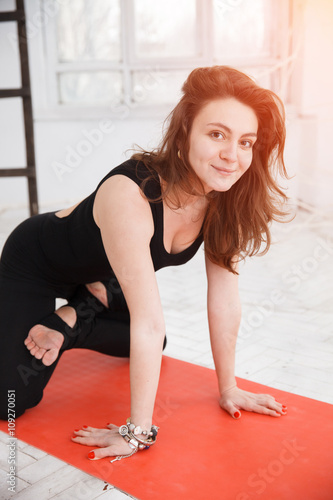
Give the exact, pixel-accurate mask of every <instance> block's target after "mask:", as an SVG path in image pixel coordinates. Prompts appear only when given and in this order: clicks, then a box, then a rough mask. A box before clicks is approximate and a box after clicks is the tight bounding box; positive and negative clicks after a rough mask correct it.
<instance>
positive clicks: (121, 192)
mask: <svg viewBox="0 0 333 500" xmlns="http://www.w3.org/2000/svg"><path fill="white" fill-rule="evenodd" d="M93 216H94V219H95V222H96V224H97V225H98V227H99V228H100V229H102V228H103V226H104V227H105V224H109V223H111V222H112V221H113V222H116V221H118V222H119V224H121V223H122V221H124V220H126V225H127V227H129V226H135V225H136V226H138V223H139V224H140V227H141V231H142V230H145V229H146V230H147V231H148V232H151V231H153V229H154V228H153V219H152V214H151V209H150V206H149V202H148V200H147V199H146V197H145V196H144V194H143V193H142V191H141V189H140V187H139V186H138V185H137V184H136V183H135V182H134V181H132V179H130V178H129V177H126V176H125V175H120V174H119V175H114V176H112V177H110V178H109V179H107V180H106V181H105V182H103V184H102V185H101V186H100V188H99V189H98V191H97V193H96V197H95V202H94V208H93Z"/></svg>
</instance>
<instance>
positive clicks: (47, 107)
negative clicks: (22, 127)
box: [37, 0, 292, 119]
mask: <svg viewBox="0 0 333 500" xmlns="http://www.w3.org/2000/svg"><path fill="white" fill-rule="evenodd" d="M44 1H47V0H41V2H42V4H43V2H44ZM134 1H135V0H121V14H120V16H121V17H120V18H121V44H122V47H123V49H122V54H123V57H122V60H121V61H119V62H113V61H88V62H73V63H72V62H65V63H64V62H59V61H58V60H57V45H56V43H57V34H56V16H53V17H52V18H49V19H48V20H47V22H44V23H43V28H42V39H43V45H44V52H43V53H44V65H45V82H46V89H45V99H44V103H43V106H42V107H39V108H38V111H37V118H39V119H43V118H53V119H98V118H104V117H110V116H112V117H115V118H116V117H117V116H125V115H128V114H130V115H131V116H132V117H133V118H141V117H144V118H149V117H152V118H155V117H162V116H165V115H166V114H167V113H168V112H169V111H170V110H171V109H172V107H173V104H172V103H170V105H167V104H162V103H161V104H160V105H156V103H154V104H149V102H142V103H135V102H133V101H131V97H130V96H131V73H132V72H133V71H148V72H155V71H156V72H163V71H166V72H170V71H171V72H172V71H176V70H182V71H187V72H190V71H191V70H192V69H193V68H195V67H199V66H211V65H214V64H223V65H230V66H233V67H236V68H237V69H240V70H241V71H242V70H243V71H245V72H246V70H248V69H249V68H268V72H272V71H273V73H274V74H273V76H272V87H271V88H272V90H273V91H275V92H278V93H279V95H280V96H281V97H282V99H284V101H285V102H286V103H288V99H289V96H290V89H289V87H290V85H289V83H287V84H285V85H284V86H282V85H281V84H280V82H289V73H288V72H289V69H288V67H289V66H288V61H289V57H290V50H291V41H290V38H291V37H290V33H291V32H292V31H291V21H292V16H291V8H292V0H275V1H274V4H273V5H274V9H275V10H276V11H275V13H274V14H273V15H272V18H274V22H277V26H276V29H274V30H271V32H272V34H271V36H273V40H272V41H273V43H272V47H273V49H272V50H273V51H274V52H275V53H274V55H273V57H268V58H261V57H251V58H248V57H246V56H244V57H239V58H237V59H236V58H234V57H232V58H228V57H227V56H223V58H221V59H220V60H216V59H214V50H213V47H214V35H213V30H212V29H210V26H212V25H213V15H214V7H213V0H193V1H195V2H196V9H197V22H196V30H197V47H199V48H200V54H199V55H198V56H195V57H186V58H177V59H175V58H165V59H163V60H161V59H159V58H149V59H139V58H137V57H136V56H135V36H134ZM220 1H221V2H222V4H223V3H224V4H225V5H226V8H228V2H229V0H220ZM42 15H43V10H42ZM274 68H275V70H274ZM64 70H65V71H66V72H72V71H74V72H75V71H89V72H90V71H105V70H107V71H121V72H122V73H123V82H124V96H125V101H124V103H123V104H119V105H116V106H109V105H102V106H97V105H89V106H85V105H76V104H73V105H71V104H65V105H64V104H60V103H58V81H57V79H58V74H59V73H60V72H63V71H64ZM281 93H282V95H281Z"/></svg>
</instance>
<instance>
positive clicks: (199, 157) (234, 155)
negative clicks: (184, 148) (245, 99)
mask: <svg viewBox="0 0 333 500" xmlns="http://www.w3.org/2000/svg"><path fill="white" fill-rule="evenodd" d="M257 131H258V120H257V117H256V115H255V112H254V111H253V109H252V108H250V107H249V106H246V105H245V104H242V103H241V102H239V101H237V99H234V98H227V99H217V100H214V101H210V102H209V103H208V104H206V105H205V106H204V107H203V108H202V109H201V110H200V111H199V113H198V114H197V115H196V117H195V118H194V120H193V124H192V129H191V132H190V137H189V145H190V147H189V156H188V157H189V162H190V164H191V166H192V168H193V170H194V171H195V173H196V174H197V176H198V177H199V178H200V180H201V181H202V183H203V185H204V187H205V192H206V193H209V192H210V191H227V190H228V189H230V188H231V186H232V185H233V184H235V182H237V181H238V179H239V178H240V177H241V176H242V175H243V174H244V172H246V170H247V169H248V168H249V166H250V165H251V162H252V153H253V145H254V143H255V141H256V138H257Z"/></svg>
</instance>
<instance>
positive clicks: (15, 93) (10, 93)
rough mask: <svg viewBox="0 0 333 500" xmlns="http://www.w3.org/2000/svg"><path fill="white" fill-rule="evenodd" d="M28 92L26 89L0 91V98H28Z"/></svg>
mask: <svg viewBox="0 0 333 500" xmlns="http://www.w3.org/2000/svg"><path fill="white" fill-rule="evenodd" d="M29 96H30V91H29V89H28V88H27V87H22V88H21V89H0V98H1V97H29Z"/></svg>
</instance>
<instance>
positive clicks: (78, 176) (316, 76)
mask: <svg viewBox="0 0 333 500" xmlns="http://www.w3.org/2000/svg"><path fill="white" fill-rule="evenodd" d="M6 2H7V3H10V1H9V0H2V2H1V9H2V10H5V7H6ZM26 8H27V17H28V26H29V29H30V36H29V55H30V68H31V80H32V90H33V103H34V113H35V129H34V130H35V148H36V162H37V175H38V179H37V180H38V190H39V201H40V205H41V211H45V210H47V209H48V208H49V207H52V208H53V207H57V206H59V207H62V206H67V205H69V204H70V203H72V202H75V201H78V200H80V199H81V198H83V197H84V196H86V195H87V194H89V193H90V192H91V191H92V190H93V189H94V188H95V186H96V184H97V183H98V181H99V180H100V179H101V178H102V176H103V175H105V174H106V173H107V172H108V171H109V170H110V169H111V168H113V167H114V166H115V165H117V164H118V163H120V162H122V161H123V160H124V158H125V156H126V155H125V152H126V150H127V149H129V148H131V147H132V145H133V144H134V143H137V144H139V145H141V146H143V147H153V146H155V145H156V144H157V142H158V140H159V136H160V131H161V125H162V121H163V118H164V116H162V115H161V116H155V117H150V118H149V117H145V118H138V117H137V116H135V113H131V110H129V111H128V113H126V114H127V115H128V116H126V117H124V116H123V117H119V115H118V117H117V116H116V117H115V116H113V115H112V113H110V116H104V117H103V118H98V119H95V120H82V119H77V120H72V121H67V120H62V121H59V120H56V119H53V118H52V116H51V115H50V116H45V113H43V112H42V109H43V107H45V102H46V91H45V90H46V86H47V84H48V83H47V75H46V74H45V68H44V66H43V64H42V63H43V30H42V29H41V27H40V25H38V14H39V1H38V0H29V2H26ZM295 13H296V21H297V22H298V23H299V26H298V28H297V33H295V36H296V35H297V34H298V33H301V34H303V43H302V45H301V49H300V50H299V51H298V52H297V59H296V64H295V68H294V74H293V80H292V81H293V86H292V91H291V96H292V100H293V102H294V103H295V107H293V108H291V110H292V111H288V115H287V127H288V140H287V148H286V163H287V166H288V170H289V172H290V174H291V175H294V174H296V178H294V179H293V180H292V181H290V182H289V186H290V195H291V196H292V197H294V198H295V197H299V198H300V199H302V200H303V201H304V202H306V203H310V204H313V205H315V206H317V207H320V208H325V209H326V210H327V209H328V208H332V205H333V202H332V180H333V148H332V147H331V142H332V138H333V135H332V133H331V132H333V113H332V97H331V89H332V84H333V78H332V76H333V71H332V69H331V61H332V51H331V47H333V30H332V26H333V2H331V1H330V0H298V1H296V2H295ZM13 29H14V25H13V24H12V23H6V24H4V23H3V24H2V25H0V67H1V68H6V70H5V71H1V74H0V87H1V88H4V87H8V86H12V87H15V86H17V85H18V84H19V83H18V82H19V71H18V65H17V56H18V55H17V50H15V47H14V44H13V36H10V35H11V34H13ZM21 115H22V113H21V104H20V102H19V100H18V99H15V100H13V99H10V100H9V99H1V100H0V151H1V154H0V167H8V166H17V167H19V166H22V165H24V161H25V160H24V155H25V149H24V136H23V129H22V119H21ZM106 120H109V123H108V124H106V123H105V122H106ZM111 122H112V123H111ZM103 127H104V128H103ZM102 130H103V131H102ZM129 154H130V153H127V156H129ZM61 165H62V166H61ZM62 169H63V170H62ZM26 204H27V191H26V180H25V179H19V178H11V179H5V178H0V209H1V208H5V207H10V206H17V205H19V206H24V205H26Z"/></svg>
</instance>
